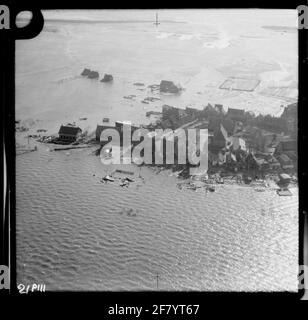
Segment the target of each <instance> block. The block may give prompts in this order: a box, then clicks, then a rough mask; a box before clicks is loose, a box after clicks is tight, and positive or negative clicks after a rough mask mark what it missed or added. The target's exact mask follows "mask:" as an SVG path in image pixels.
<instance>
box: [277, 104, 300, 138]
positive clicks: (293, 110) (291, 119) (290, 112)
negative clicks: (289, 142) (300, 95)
mask: <svg viewBox="0 0 308 320" xmlns="http://www.w3.org/2000/svg"><path fill="white" fill-rule="evenodd" d="M280 118H282V119H285V120H286V125H287V129H288V131H289V132H291V133H295V132H296V131H297V119H298V117H297V103H292V104H289V105H288V106H287V107H285V108H284V110H283V113H282V115H281V116H280Z"/></svg>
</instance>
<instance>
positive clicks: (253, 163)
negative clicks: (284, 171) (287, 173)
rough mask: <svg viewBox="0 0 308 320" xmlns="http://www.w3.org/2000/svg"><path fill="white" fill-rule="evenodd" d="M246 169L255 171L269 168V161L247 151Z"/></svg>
mask: <svg viewBox="0 0 308 320" xmlns="http://www.w3.org/2000/svg"><path fill="white" fill-rule="evenodd" d="M245 162H246V168H247V170H249V171H250V170H252V171H254V172H255V173H256V172H260V171H264V170H267V169H269V163H268V162H267V161H266V160H265V159H264V158H260V157H257V156H256V155H255V154H253V153H249V154H248V155H247V157H246V159H245Z"/></svg>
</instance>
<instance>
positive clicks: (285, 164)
mask: <svg viewBox="0 0 308 320" xmlns="http://www.w3.org/2000/svg"><path fill="white" fill-rule="evenodd" d="M277 159H278V161H279V162H280V164H281V168H282V169H284V170H287V169H290V170H292V169H294V166H293V163H292V161H291V159H290V158H289V157H288V156H287V155H286V154H281V155H279V156H278V157H277Z"/></svg>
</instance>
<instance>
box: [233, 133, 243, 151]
mask: <svg viewBox="0 0 308 320" xmlns="http://www.w3.org/2000/svg"><path fill="white" fill-rule="evenodd" d="M229 140H230V141H231V146H232V148H233V150H234V151H236V150H238V149H240V150H243V151H246V143H245V140H244V139H243V138H240V137H236V136H232V137H230V138H229Z"/></svg>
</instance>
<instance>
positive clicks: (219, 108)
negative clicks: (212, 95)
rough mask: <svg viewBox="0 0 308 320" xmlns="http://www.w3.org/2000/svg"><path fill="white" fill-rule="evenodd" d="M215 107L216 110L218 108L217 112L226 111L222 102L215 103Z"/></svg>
mask: <svg viewBox="0 0 308 320" xmlns="http://www.w3.org/2000/svg"><path fill="white" fill-rule="evenodd" d="M214 108H215V110H216V111H217V112H219V113H222V114H224V113H225V111H224V106H223V105H222V104H215V105H214Z"/></svg>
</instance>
